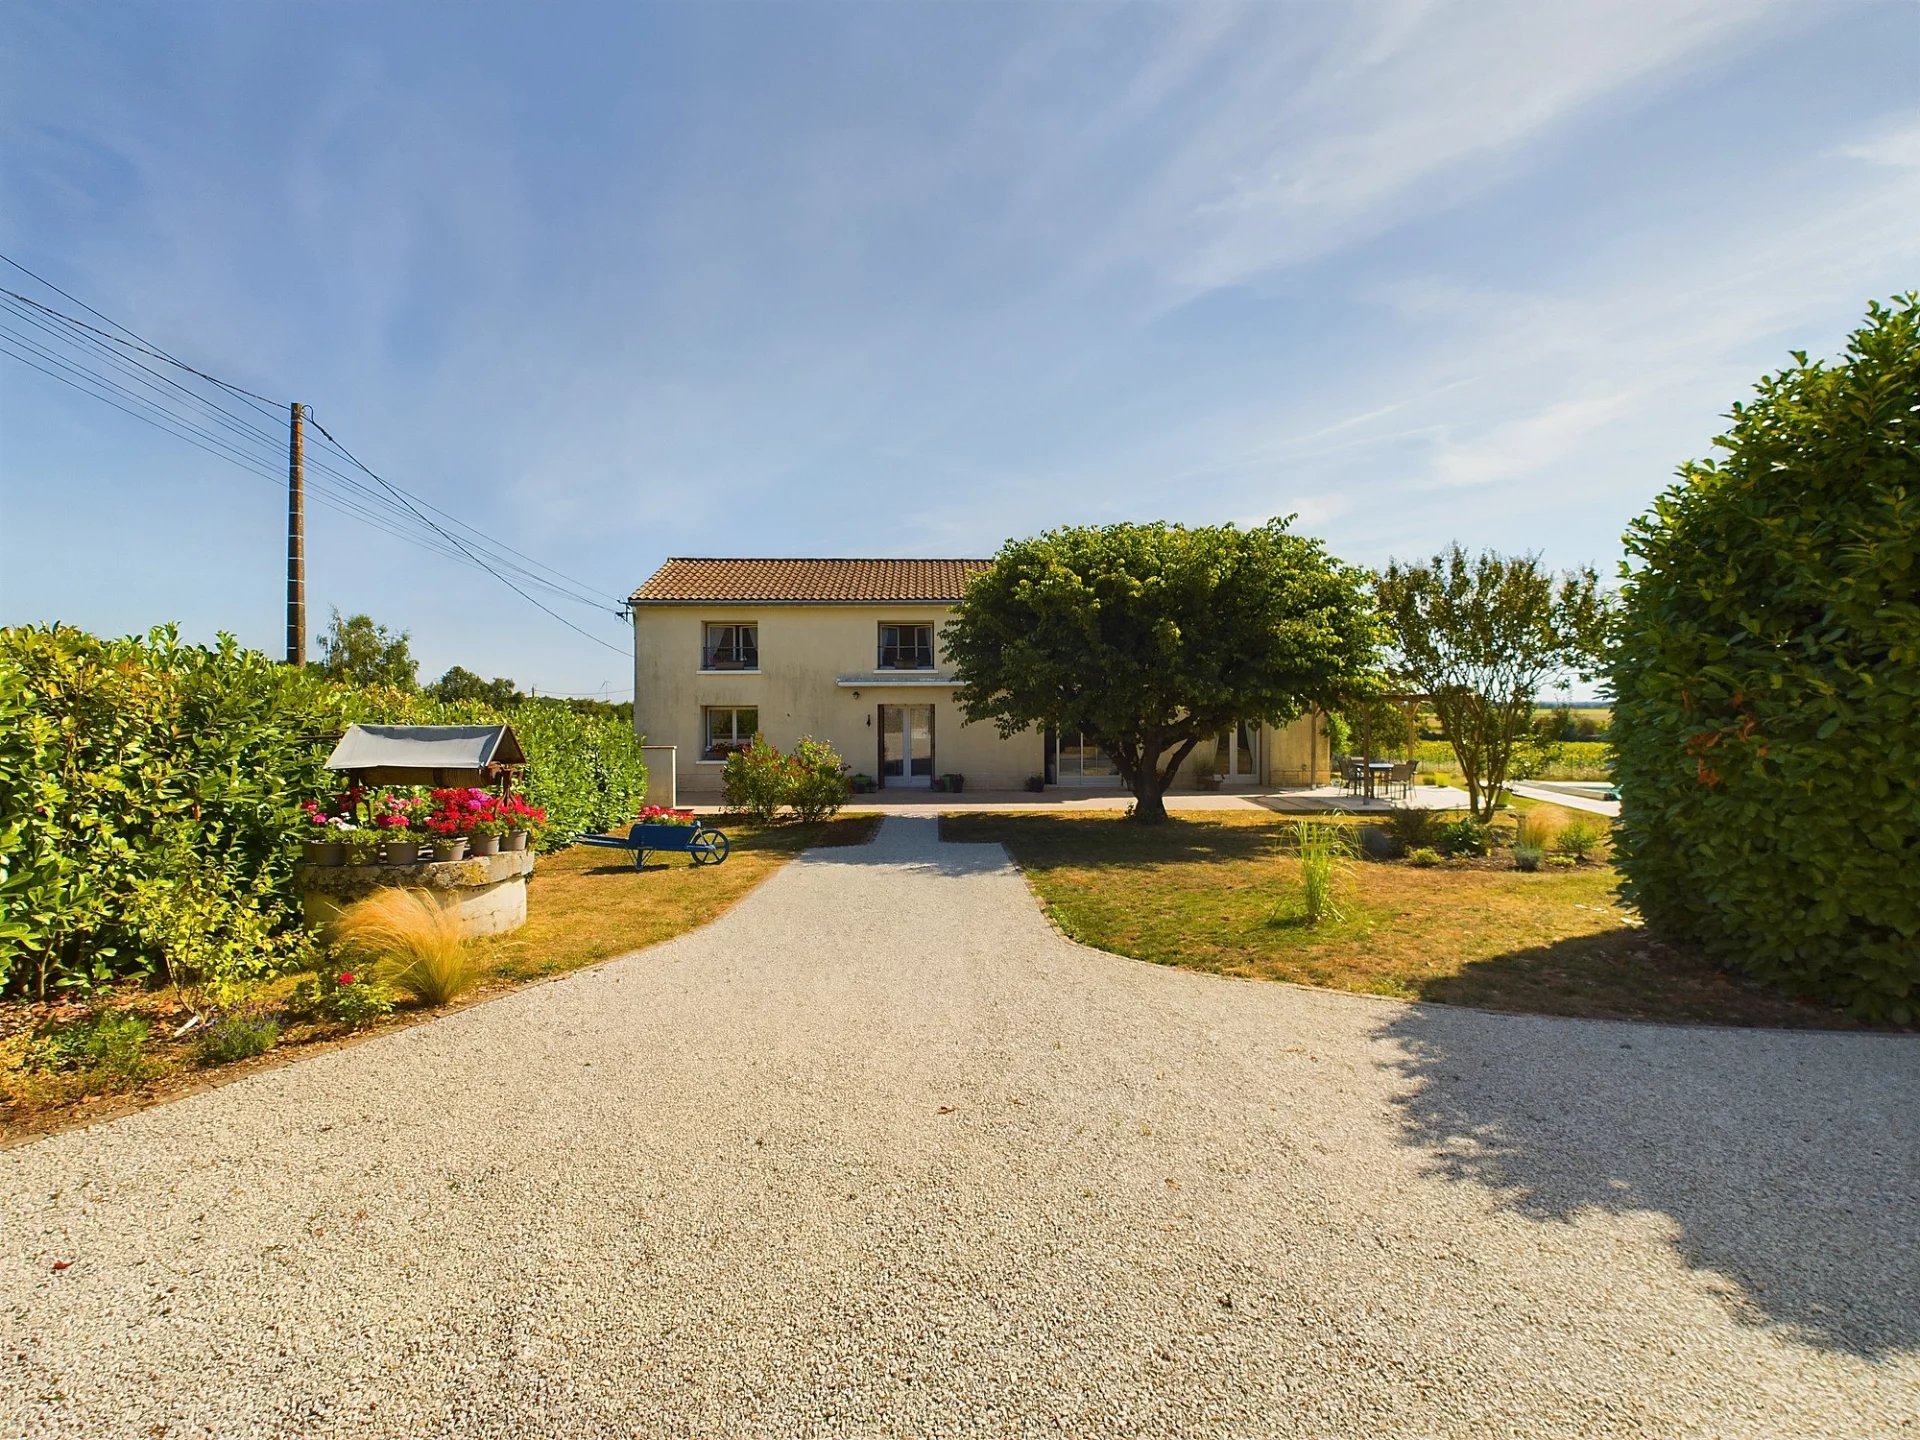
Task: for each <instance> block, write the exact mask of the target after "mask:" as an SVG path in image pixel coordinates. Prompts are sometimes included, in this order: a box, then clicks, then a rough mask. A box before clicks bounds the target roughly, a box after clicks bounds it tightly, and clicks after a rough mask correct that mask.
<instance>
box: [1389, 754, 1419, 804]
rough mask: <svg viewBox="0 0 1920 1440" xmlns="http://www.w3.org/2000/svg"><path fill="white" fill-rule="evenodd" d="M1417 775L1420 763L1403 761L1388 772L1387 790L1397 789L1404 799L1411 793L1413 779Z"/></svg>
mask: <svg viewBox="0 0 1920 1440" xmlns="http://www.w3.org/2000/svg"><path fill="white" fill-rule="evenodd" d="M1419 773H1420V762H1419V761H1418V760H1403V761H1401V762H1400V763H1399V764H1398V765H1395V766H1394V767H1393V769H1392V770H1391V771H1389V772H1388V774H1387V787H1388V789H1389V790H1392V789H1396V788H1397V789H1398V790H1399V792H1400V795H1401V797H1402V798H1403V799H1404V798H1405V797H1407V796H1408V795H1411V794H1412V793H1413V781H1414V777H1415V776H1417V775H1418V774H1419Z"/></svg>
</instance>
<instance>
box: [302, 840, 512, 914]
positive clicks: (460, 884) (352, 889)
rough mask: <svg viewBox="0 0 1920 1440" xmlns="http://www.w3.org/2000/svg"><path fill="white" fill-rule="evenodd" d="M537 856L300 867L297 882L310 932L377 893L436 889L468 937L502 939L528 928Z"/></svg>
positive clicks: (491, 856) (480, 857) (503, 856)
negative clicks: (530, 887) (530, 884)
mask: <svg viewBox="0 0 1920 1440" xmlns="http://www.w3.org/2000/svg"><path fill="white" fill-rule="evenodd" d="M532 873H533V852H532V851H531V850H514V851H509V852H507V853H505V854H501V855H477V856H474V857H472V858H471V859H467V860H447V861H434V862H431V863H428V864H424V865H296V866H294V867H293V883H294V884H295V886H297V887H298V889H299V891H300V908H301V912H302V913H303V914H304V915H305V917H306V921H307V928H308V929H310V930H318V929H319V928H320V927H321V926H323V925H325V924H326V923H327V922H328V921H329V920H331V919H332V918H333V917H334V916H336V915H338V914H339V913H340V912H341V911H342V910H343V909H345V908H346V907H347V906H349V905H351V904H352V903H353V902H354V901H356V900H362V899H365V898H366V897H367V896H369V895H371V894H373V893H374V892H375V891H376V890H391V889H405V890H432V891H434V892H436V893H438V894H440V895H441V896H443V897H445V898H447V899H450V900H452V901H453V902H454V904H455V905H456V906H457V907H458V908H459V911H460V930H461V933H462V934H466V935H499V934H501V933H503V932H505V931H508V930H518V929H519V928H520V927H521V926H522V925H524V924H526V923H527V877H528V876H529V875H531V874H532Z"/></svg>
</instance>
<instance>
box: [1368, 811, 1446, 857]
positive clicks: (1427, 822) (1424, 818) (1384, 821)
mask: <svg viewBox="0 0 1920 1440" xmlns="http://www.w3.org/2000/svg"><path fill="white" fill-rule="evenodd" d="M1446 821H1447V816H1446V814H1445V812H1443V811H1439V810H1415V809H1406V810H1389V811H1388V812H1387V813H1386V814H1385V815H1384V816H1383V817H1381V820H1380V828H1381V829H1383V830H1385V831H1386V832H1387V834H1388V835H1389V836H1391V837H1392V839H1393V843H1394V844H1395V845H1397V846H1398V847H1399V853H1401V854H1403V855H1404V854H1406V852H1407V851H1409V850H1417V849H1421V848H1423V847H1425V848H1429V849H1430V848H1432V847H1433V846H1434V845H1436V844H1438V843H1439V839H1440V827H1441V826H1442V825H1444V824H1445V823H1446Z"/></svg>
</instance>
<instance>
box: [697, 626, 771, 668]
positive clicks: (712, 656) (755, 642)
mask: <svg viewBox="0 0 1920 1440" xmlns="http://www.w3.org/2000/svg"><path fill="white" fill-rule="evenodd" d="M700 668H701V669H702V670H758V669H759V668H760V627H759V626H758V625H709V626H707V628H706V634H705V635H704V636H703V637H702V639H701V642H700Z"/></svg>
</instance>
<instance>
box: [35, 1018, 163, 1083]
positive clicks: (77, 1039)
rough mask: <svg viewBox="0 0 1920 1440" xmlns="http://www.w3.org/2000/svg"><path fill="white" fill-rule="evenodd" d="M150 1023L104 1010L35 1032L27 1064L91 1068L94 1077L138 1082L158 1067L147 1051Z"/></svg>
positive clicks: (46, 1067)
mask: <svg viewBox="0 0 1920 1440" xmlns="http://www.w3.org/2000/svg"><path fill="white" fill-rule="evenodd" d="M151 1028H152V1027H151V1026H149V1025H148V1023H147V1022H146V1021H145V1020H144V1019H142V1018H141V1017H140V1016H138V1015H135V1014H132V1013H131V1012H129V1011H126V1010H103V1011H101V1012H99V1013H98V1014H95V1015H89V1016H87V1017H86V1018H85V1019H83V1020H75V1021H72V1022H71V1023H69V1024H65V1025H60V1026H56V1027H54V1028H52V1029H50V1030H47V1031H45V1032H43V1033H42V1034H39V1035H36V1036H35V1037H34V1038H33V1041H32V1042H31V1043H30V1044H29V1045H28V1047H27V1054H26V1064H27V1066H28V1068H30V1069H35V1070H56V1071H90V1072H92V1073H93V1075H95V1076H96V1077H97V1078H99V1079H101V1080H105V1081H114V1082H118V1083H120V1084H129V1085H130V1084H138V1083H139V1082H140V1081H142V1080H145V1079H148V1078H150V1077H151V1076H152V1075H153V1074H154V1073H155V1072H156V1071H157V1070H158V1069H159V1067H158V1066H157V1065H156V1064H154V1062H153V1059H152V1057H151V1056H149V1055H148V1054H147V1053H146V1046H147V1036H148V1034H149V1033H151Z"/></svg>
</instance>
